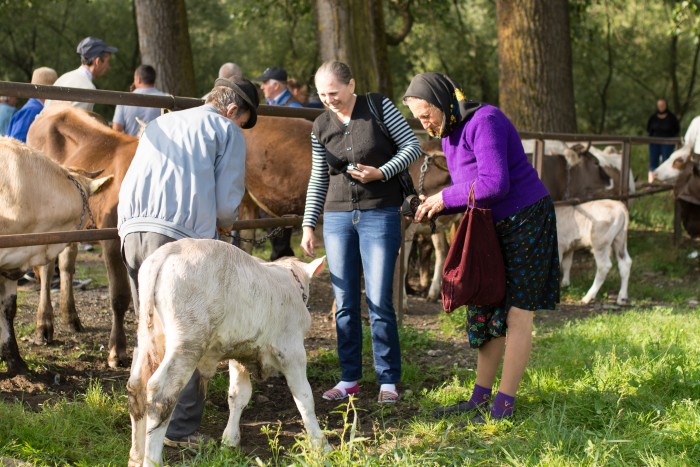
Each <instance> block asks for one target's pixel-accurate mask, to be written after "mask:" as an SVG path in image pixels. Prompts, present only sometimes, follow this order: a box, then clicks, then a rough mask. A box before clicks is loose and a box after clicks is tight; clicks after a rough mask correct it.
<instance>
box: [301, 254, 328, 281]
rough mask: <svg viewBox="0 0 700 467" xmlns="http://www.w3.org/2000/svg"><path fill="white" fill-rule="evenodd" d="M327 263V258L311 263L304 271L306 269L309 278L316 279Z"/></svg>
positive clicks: (323, 257)
mask: <svg viewBox="0 0 700 467" xmlns="http://www.w3.org/2000/svg"><path fill="white" fill-rule="evenodd" d="M325 262H326V257H325V256H322V257H320V258H318V259H315V260H313V261H311V262H310V263H309V264H307V265H306V266H304V269H306V275H307V276H309V277H314V276H315V275H317V274H318V273H319V272H321V269H323V263H325Z"/></svg>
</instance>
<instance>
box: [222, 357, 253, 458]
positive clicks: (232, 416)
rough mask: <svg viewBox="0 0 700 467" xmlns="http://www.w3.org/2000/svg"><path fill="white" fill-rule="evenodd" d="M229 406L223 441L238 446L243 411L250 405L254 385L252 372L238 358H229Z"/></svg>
mask: <svg viewBox="0 0 700 467" xmlns="http://www.w3.org/2000/svg"><path fill="white" fill-rule="evenodd" d="M228 369H229V370H228V371H229V378H230V381H229V388H228V408H229V416H228V423H227V424H226V429H225V430H224V435H223V439H222V441H223V443H224V444H227V445H229V446H238V445H239V444H240V442H241V429H240V422H241V413H242V412H243V409H244V408H245V407H246V406H247V405H248V402H249V401H250V396H251V395H252V393H253V387H252V385H251V384H250V373H249V372H248V370H246V368H245V367H244V366H243V365H241V364H240V363H238V362H237V361H236V360H229V362H228Z"/></svg>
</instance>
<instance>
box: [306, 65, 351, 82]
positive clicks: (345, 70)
mask: <svg viewBox="0 0 700 467" xmlns="http://www.w3.org/2000/svg"><path fill="white" fill-rule="evenodd" d="M325 73H330V74H332V75H333V76H334V77H335V78H336V79H337V80H338V81H340V82H341V83H343V84H350V80H351V79H352V71H350V67H349V66H347V65H346V64H345V63H343V62H339V61H337V60H328V61H327V62H323V63H322V64H321V66H320V67H318V70H316V75H315V76H319V75H322V74H325Z"/></svg>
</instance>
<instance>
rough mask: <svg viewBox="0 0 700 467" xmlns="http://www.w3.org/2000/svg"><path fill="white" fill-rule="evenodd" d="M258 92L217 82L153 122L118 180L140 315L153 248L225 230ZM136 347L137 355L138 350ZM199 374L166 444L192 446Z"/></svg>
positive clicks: (200, 403)
mask: <svg viewBox="0 0 700 467" xmlns="http://www.w3.org/2000/svg"><path fill="white" fill-rule="evenodd" d="M257 108H258V91H257V88H256V87H255V85H254V84H253V83H251V82H250V81H248V80H245V79H235V80H233V81H231V80H227V79H224V78H219V79H217V80H216V81H215V83H214V88H213V89H212V90H211V91H210V92H209V93H208V94H207V98H206V101H205V104H204V105H202V106H199V107H194V108H191V109H187V110H181V111H178V112H170V113H167V114H165V115H162V116H160V117H158V118H156V119H155V120H152V121H151V122H150V123H149V124H148V125H147V126H146V129H145V131H144V132H143V134H142V135H141V139H140V141H139V145H138V148H137V149H136V154H135V155H134V159H133V161H132V162H131V165H130V166H129V169H128V171H127V172H126V175H125V177H124V181H123V182H122V186H121V189H120V191H119V206H118V208H117V216H118V224H117V226H118V229H119V237H120V239H121V242H122V256H123V259H124V263H125V264H126V269H127V272H128V273H129V281H130V284H131V294H132V298H133V301H134V309H135V310H138V272H139V268H140V267H141V264H143V261H145V259H146V258H147V257H148V256H149V255H150V254H151V253H153V252H154V251H155V250H156V249H157V248H158V247H160V246H161V245H164V244H166V243H170V242H174V241H176V240H180V239H183V238H211V239H213V238H218V236H219V234H223V233H229V232H230V231H231V228H232V224H233V221H234V220H235V219H236V214H237V212H236V211H237V210H238V205H239V204H240V202H241V199H242V198H243V193H244V191H245V140H244V139H243V134H242V132H241V128H244V129H246V128H252V127H253V126H255V123H256V121H257ZM137 351H138V348H136V349H135V350H134V352H135V353H136V352H137ZM204 395H205V394H204V389H203V388H202V385H201V384H200V377H199V372H198V371H195V373H194V375H192V378H191V379H190V381H189V382H188V383H187V385H186V386H185V388H184V389H183V390H182V393H181V395H180V399H179V400H178V403H177V405H176V406H175V409H174V411H173V415H172V418H171V419H170V424H169V425H168V430H167V432H166V435H165V436H166V437H165V444H166V445H167V446H172V447H189V448H195V447H197V446H199V445H200V444H202V443H203V442H205V441H206V440H207V437H206V436H204V435H202V434H201V433H199V432H198V431H197V430H198V429H199V424H200V422H201V420H202V411H203V410H204Z"/></svg>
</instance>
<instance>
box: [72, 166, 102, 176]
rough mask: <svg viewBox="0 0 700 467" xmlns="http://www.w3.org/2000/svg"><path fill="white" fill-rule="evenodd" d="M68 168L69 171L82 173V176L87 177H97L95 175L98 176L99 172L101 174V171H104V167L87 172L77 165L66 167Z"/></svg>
mask: <svg viewBox="0 0 700 467" xmlns="http://www.w3.org/2000/svg"><path fill="white" fill-rule="evenodd" d="M68 170H69V171H71V172H74V173H77V174H80V175H82V176H83V177H87V178H97V177H99V176H100V174H101V173H102V172H104V171H105V170H104V169H100V170H98V171H96V172H88V171H87V170H83V169H81V168H78V167H68Z"/></svg>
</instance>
